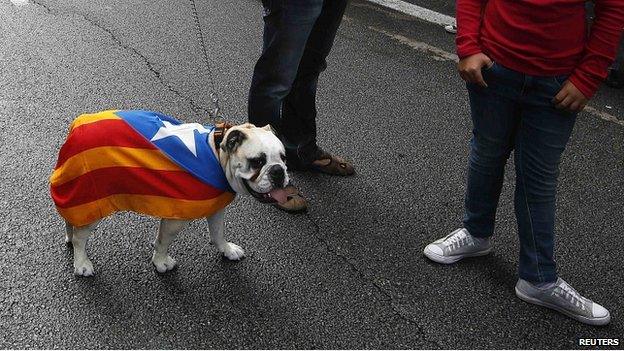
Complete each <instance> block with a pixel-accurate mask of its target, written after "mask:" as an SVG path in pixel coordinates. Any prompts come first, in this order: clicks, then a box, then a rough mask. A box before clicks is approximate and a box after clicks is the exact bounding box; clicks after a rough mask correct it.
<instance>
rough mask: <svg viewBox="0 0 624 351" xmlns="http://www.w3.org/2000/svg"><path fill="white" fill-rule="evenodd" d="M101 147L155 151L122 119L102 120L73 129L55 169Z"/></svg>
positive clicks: (153, 146)
mask: <svg viewBox="0 0 624 351" xmlns="http://www.w3.org/2000/svg"><path fill="white" fill-rule="evenodd" d="M101 146H121V147H134V148H139V149H157V147H156V146H155V145H153V144H152V143H151V142H150V141H149V140H147V139H146V138H145V137H144V136H143V135H141V134H139V133H138V132H137V131H135V130H134V129H133V128H132V127H131V126H130V125H128V123H126V122H125V121H124V120H122V119H104V120H101V121H97V122H93V123H87V124H83V125H80V126H78V127H76V128H74V129H73V130H72V131H71V133H69V135H68V136H67V140H66V141H65V144H63V147H61V151H60V153H59V158H58V162H57V163H56V168H58V167H60V166H62V165H63V163H65V161H67V159H68V158H70V157H72V156H74V155H77V154H79V153H81V152H83V151H85V150H88V149H91V148H94V147H101Z"/></svg>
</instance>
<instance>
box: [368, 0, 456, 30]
mask: <svg viewBox="0 0 624 351" xmlns="http://www.w3.org/2000/svg"><path fill="white" fill-rule="evenodd" d="M367 1H368V2H372V3H374V4H377V5H381V6H383V7H387V8H390V9H393V10H396V11H399V12H402V13H404V14H407V15H410V16H414V17H417V18H420V19H422V20H425V21H427V22H431V23H435V24H438V25H441V26H446V25H449V24H454V23H455V17H451V16H447V15H445V14H442V13H439V12H435V11H432V10H429V9H426V8H424V7H420V6H417V5H414V4H410V3H407V2H405V1H401V0H367Z"/></svg>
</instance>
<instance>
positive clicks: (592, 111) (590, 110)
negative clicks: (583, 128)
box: [583, 106, 624, 127]
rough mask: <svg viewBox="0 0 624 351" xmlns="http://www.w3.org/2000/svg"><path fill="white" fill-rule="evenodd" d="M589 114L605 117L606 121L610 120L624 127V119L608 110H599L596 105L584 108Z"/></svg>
mask: <svg viewBox="0 0 624 351" xmlns="http://www.w3.org/2000/svg"><path fill="white" fill-rule="evenodd" d="M583 111H585V112H587V113H589V114H592V115H594V116H596V117H598V118H600V119H604V120H605V121H609V122H613V123H615V124H619V125H621V126H622V127H624V121H623V120H621V119H618V118H617V117H615V116H614V115H612V114H609V113H606V112H602V111H600V110H597V109H596V108H595V107H591V106H585V109H584V110H583Z"/></svg>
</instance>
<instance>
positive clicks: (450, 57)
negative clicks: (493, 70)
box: [366, 0, 624, 127]
mask: <svg viewBox="0 0 624 351" xmlns="http://www.w3.org/2000/svg"><path fill="white" fill-rule="evenodd" d="M366 1H368V2H372V3H374V4H377V5H380V6H383V7H387V8H390V9H392V10H395V11H398V12H401V13H404V14H406V15H410V16H413V17H416V18H419V19H422V20H424V21H427V22H431V23H434V24H437V25H441V26H445V25H448V24H454V23H455V17H451V16H447V15H445V14H442V13H438V12H435V11H432V10H429V9H426V8H424V7H420V6H417V5H413V4H410V3H407V2H405V1H401V0H366ZM368 28H370V29H372V30H374V31H375V32H378V33H381V34H383V35H385V36H387V37H389V38H391V39H392V40H395V41H397V42H399V43H401V44H403V45H406V46H409V47H410V48H412V49H414V50H416V51H419V52H423V53H425V54H429V55H431V57H432V58H433V59H434V60H438V61H454V62H458V57H457V55H455V54H453V53H450V52H448V51H445V50H443V49H440V48H438V47H436V46H433V45H429V44H427V43H424V42H421V41H417V40H414V39H411V38H408V37H405V36H403V35H401V34H396V33H390V32H388V31H385V30H383V29H380V28H377V27H373V26H369V27H368ZM583 111H584V112H586V113H588V114H590V115H592V116H594V117H598V118H600V119H602V120H605V121H607V122H611V123H615V124H617V125H620V126H622V127H624V120H621V119H618V118H617V117H615V116H613V115H611V114H609V113H606V112H603V111H600V110H598V109H597V108H595V107H592V106H585V110H583Z"/></svg>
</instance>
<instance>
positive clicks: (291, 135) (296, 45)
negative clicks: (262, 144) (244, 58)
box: [248, 0, 347, 163]
mask: <svg viewBox="0 0 624 351" xmlns="http://www.w3.org/2000/svg"><path fill="white" fill-rule="evenodd" d="M262 3H263V6H264V37H263V38H264V45H263V49H262V55H261V56H260V59H258V62H257V63H256V66H255V69H254V74H253V79H252V83H251V89H250V91H249V106H248V112H249V121H250V122H251V123H253V124H255V125H256V126H265V125H267V124H271V126H273V128H274V129H275V130H277V132H278V135H279V136H280V138H281V139H282V141H283V142H284V145H285V146H286V152H287V156H288V159H289V162H293V161H295V160H294V159H298V160H299V161H301V162H302V163H311V162H312V161H313V160H314V159H315V157H316V155H317V152H318V147H317V145H316V88H317V83H318V77H319V74H320V73H321V72H322V71H323V70H325V68H326V67H327V62H326V58H327V55H329V52H330V50H331V48H332V45H333V43H334V38H335V37H336V32H337V31H338V27H339V25H340V22H341V21H342V16H343V14H344V11H345V8H346V6H347V0H297V1H292V0H263V1H262Z"/></svg>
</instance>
